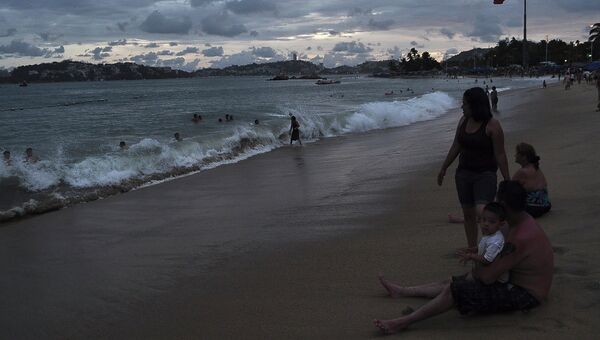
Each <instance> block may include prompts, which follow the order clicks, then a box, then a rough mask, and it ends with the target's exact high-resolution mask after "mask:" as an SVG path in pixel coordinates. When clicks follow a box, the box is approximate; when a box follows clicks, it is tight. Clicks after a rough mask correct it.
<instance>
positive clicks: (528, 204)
mask: <svg viewBox="0 0 600 340" xmlns="http://www.w3.org/2000/svg"><path fill="white" fill-rule="evenodd" d="M462 110H463V116H462V117H461V119H460V121H459V123H458V126H457V128H456V133H455V136H454V140H453V143H452V146H451V147H450V150H449V151H448V154H447V156H446V159H445V160H444V162H443V164H442V167H441V169H440V171H439V174H438V176H437V183H438V185H440V186H441V185H442V184H443V181H444V178H445V176H446V171H447V169H448V167H449V166H450V165H451V164H452V163H453V162H454V161H455V160H456V158H459V164H458V168H457V170H456V172H455V175H454V178H455V182H456V190H457V193H458V198H459V201H460V203H461V206H462V211H463V218H462V219H461V222H462V223H463V224H464V228H465V234H466V238H467V247H465V248H461V249H459V250H458V251H457V252H456V255H457V256H458V257H459V259H460V261H461V262H463V263H466V262H473V263H474V264H475V265H474V266H473V269H472V270H471V271H470V272H468V273H466V274H463V275H458V276H453V277H452V278H449V279H446V280H442V281H439V282H434V283H428V284H425V285H417V286H403V285H400V284H398V283H394V282H391V281H389V280H387V279H385V278H384V277H383V276H382V275H380V276H379V281H380V283H381V284H382V286H383V287H384V288H385V289H386V291H387V292H388V293H389V295H390V296H392V297H408V296H410V297H425V298H429V299H431V300H430V301H429V302H428V303H426V304H425V305H423V306H422V307H420V308H419V309H417V310H415V311H412V312H410V313H408V315H405V316H402V317H399V318H396V319H391V320H380V319H375V320H374V324H375V326H376V327H377V328H379V329H380V330H381V331H382V332H383V333H386V334H390V333H396V332H399V331H401V330H403V329H405V328H406V327H408V326H409V325H410V324H412V323H414V322H417V321H420V320H423V319H427V318H429V317H432V316H434V315H437V314H440V313H443V312H446V311H448V310H450V309H451V308H453V307H456V308H457V309H458V310H459V312H460V313H461V314H483V313H498V312H506V311H515V310H529V309H531V308H534V307H536V306H538V305H539V304H540V303H542V301H543V300H544V299H545V298H546V297H547V296H548V292H549V290H550V286H551V284H552V277H553V272H554V257H553V256H554V255H553V249H552V246H551V244H550V241H549V239H548V237H547V236H546V234H545V233H544V230H543V229H542V228H541V227H540V225H539V224H538V223H537V221H536V220H535V219H534V217H539V216H541V215H543V214H544V213H546V212H548V211H549V210H550V209H551V204H550V200H549V198H548V190H547V182H546V178H545V177H544V174H543V172H542V171H541V169H540V167H539V161H540V158H539V156H537V154H536V152H535V150H534V148H533V146H531V145H529V144H527V143H519V144H518V145H517V146H516V155H515V161H516V162H517V163H518V164H519V165H520V166H521V168H520V169H519V170H517V172H516V173H515V174H514V175H513V176H512V178H511V177H510V173H509V169H508V160H507V157H506V152H505V148H504V132H503V130H502V126H501V124H500V122H499V121H498V120H496V119H495V118H494V117H493V115H492V109H491V106H490V99H489V98H488V95H487V93H486V91H485V90H484V89H483V88H480V87H474V88H471V89H468V90H467V91H465V92H464V95H463V101H462ZM498 170H500V173H501V175H502V178H503V179H504V180H503V181H502V182H501V183H500V185H499V187H497V175H496V173H497V171H498ZM455 219H457V220H458V218H455ZM478 225H479V229H480V230H481V233H482V238H481V239H480V240H479V242H478Z"/></svg>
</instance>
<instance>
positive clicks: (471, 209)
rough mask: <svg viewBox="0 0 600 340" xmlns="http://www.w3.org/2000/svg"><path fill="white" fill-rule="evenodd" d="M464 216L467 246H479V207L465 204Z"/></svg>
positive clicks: (463, 208) (463, 207)
mask: <svg viewBox="0 0 600 340" xmlns="http://www.w3.org/2000/svg"><path fill="white" fill-rule="evenodd" d="M462 210H463V216H464V218H465V222H464V226H465V234H466V235H467V247H469V248H472V247H477V208H476V207H475V206H472V205H463V206H462Z"/></svg>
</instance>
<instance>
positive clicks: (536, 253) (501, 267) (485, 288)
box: [373, 181, 554, 334]
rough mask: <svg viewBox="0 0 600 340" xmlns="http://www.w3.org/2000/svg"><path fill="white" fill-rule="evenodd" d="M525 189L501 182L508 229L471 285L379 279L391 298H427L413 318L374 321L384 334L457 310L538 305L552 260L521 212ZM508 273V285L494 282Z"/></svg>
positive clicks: (476, 271)
mask: <svg viewBox="0 0 600 340" xmlns="http://www.w3.org/2000/svg"><path fill="white" fill-rule="evenodd" d="M525 199H526V192H525V189H523V187H522V186H521V185H520V184H519V183H518V182H516V181H504V182H502V183H500V188H499V189H498V201H499V202H500V204H502V205H503V206H504V207H505V209H506V213H507V216H506V217H507V218H506V220H507V222H508V225H509V228H508V230H507V231H506V233H507V237H506V243H505V245H504V249H503V251H502V253H501V254H500V256H499V257H498V258H496V260H495V261H494V262H493V263H491V264H490V265H489V266H484V267H480V268H476V269H474V270H473V272H472V273H471V274H472V276H473V277H474V278H475V279H474V280H466V279H460V278H455V279H450V280H446V281H442V282H437V283H430V284H426V285H421V286H416V287H404V286H400V285H398V284H396V283H392V282H390V281H387V280H386V279H384V278H383V277H382V276H380V277H379V280H380V282H381V284H382V285H383V286H384V288H385V289H386V290H387V291H388V293H389V294H390V296H392V297H400V296H412V297H415V296H418V297H426V298H430V299H432V300H430V301H429V302H428V303H426V304H425V305H423V306H422V307H421V308H419V309H417V310H416V311H414V312H413V313H411V314H409V315H406V316H403V317H400V318H397V319H392V320H379V319H376V320H374V321H373V323H374V324H375V326H376V327H377V328H379V329H380V330H381V331H382V332H383V333H385V334H392V333H396V332H399V331H401V330H403V329H405V328H406V327H408V326H409V325H410V324H412V323H414V322H417V321H420V320H424V319H427V318H430V317H432V316H434V315H437V314H441V313H443V312H446V311H448V310H450V309H451V308H452V307H456V308H457V309H458V310H459V311H460V312H461V314H467V313H468V314H472V313H495V312H505V311H511V310H528V309H531V308H534V307H536V306H538V305H539V304H540V303H541V302H542V301H543V300H544V299H545V298H546V297H547V296H548V292H549V291H550V286H551V285H552V275H553V272H554V255H553V252H552V246H551V245H550V241H549V240H548V237H546V234H545V233H544V231H543V229H542V228H541V227H540V226H539V225H538V224H537V222H536V221H535V220H534V219H533V218H532V217H531V216H529V214H527V213H526V212H525V211H524V210H525V204H526V202H525ZM505 272H510V280H509V282H508V283H504V284H503V283H499V282H496V281H497V279H498V277H499V276H500V275H502V274H503V273H505Z"/></svg>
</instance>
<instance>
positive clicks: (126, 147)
mask: <svg viewBox="0 0 600 340" xmlns="http://www.w3.org/2000/svg"><path fill="white" fill-rule="evenodd" d="M119 148H121V151H125V150H128V149H129V146H127V143H125V141H120V142H119Z"/></svg>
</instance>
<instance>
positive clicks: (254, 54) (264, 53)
mask: <svg viewBox="0 0 600 340" xmlns="http://www.w3.org/2000/svg"><path fill="white" fill-rule="evenodd" d="M286 59H287V57H286V56H284V55H282V54H279V53H277V51H276V50H275V49H273V48H271V47H252V48H250V49H248V50H246V51H242V52H239V53H234V54H232V55H229V56H225V57H223V58H221V59H219V60H215V61H212V62H211V64H212V66H213V67H219V68H223V67H227V66H231V65H246V64H252V63H258V64H260V63H266V62H272V61H282V60H286Z"/></svg>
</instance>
